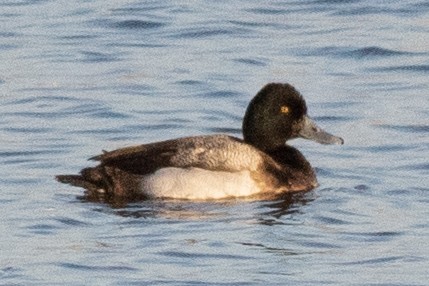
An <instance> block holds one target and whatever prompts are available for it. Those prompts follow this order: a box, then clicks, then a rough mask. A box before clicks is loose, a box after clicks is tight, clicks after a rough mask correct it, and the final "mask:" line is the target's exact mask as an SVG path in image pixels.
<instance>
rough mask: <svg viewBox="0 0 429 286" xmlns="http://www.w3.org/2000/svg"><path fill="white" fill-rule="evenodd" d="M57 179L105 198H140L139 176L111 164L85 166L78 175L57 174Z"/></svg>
mask: <svg viewBox="0 0 429 286" xmlns="http://www.w3.org/2000/svg"><path fill="white" fill-rule="evenodd" d="M55 178H56V179H57V181H59V182H61V183H64V184H69V185H72V186H75V187H80V188H84V189H86V190H87V191H88V194H89V195H97V196H98V195H102V196H103V197H106V198H123V199H129V200H134V199H137V198H138V199H140V198H141V197H142V195H141V192H140V189H139V182H140V181H139V176H138V175H134V174H129V173H127V172H124V171H123V170H121V169H119V168H115V167H111V166H106V165H99V166H96V167H92V168H85V169H83V170H82V171H80V174H78V175H57V176H56V177H55Z"/></svg>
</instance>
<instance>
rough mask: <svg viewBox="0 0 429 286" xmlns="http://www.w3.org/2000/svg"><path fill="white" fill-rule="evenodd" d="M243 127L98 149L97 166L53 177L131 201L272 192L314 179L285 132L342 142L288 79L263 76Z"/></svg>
mask: <svg viewBox="0 0 429 286" xmlns="http://www.w3.org/2000/svg"><path fill="white" fill-rule="evenodd" d="M242 133H243V138H242V139H241V138H238V137H234V136H230V135H227V134H212V135H200V136H190V137H182V138H176V139H170V140H166V141H161V142H155V143H146V144H141V145H135V146H129V147H124V148H120V149H117V150H113V151H103V152H102V154H100V155H97V156H94V157H92V158H90V159H89V160H93V161H97V162H98V165H96V166H94V167H87V168H84V169H82V170H81V171H80V173H79V174H77V175H57V176H56V179H57V180H58V181H59V182H61V183H65V184H70V185H72V186H76V187H81V188H84V189H86V192H87V193H88V194H90V195H96V196H98V195H102V196H104V197H107V198H120V199H123V200H128V201H134V200H148V199H179V200H219V199H228V198H249V199H272V198H275V197H277V196H280V195H282V194H285V193H294V192H303V191H309V190H312V189H314V188H316V187H317V186H318V182H317V178H316V173H315V170H314V169H313V167H312V166H311V165H310V163H309V162H308V161H307V159H306V158H305V157H304V155H303V154H302V153H301V152H300V151H299V150H298V149H297V148H295V147H293V146H291V145H289V144H288V143H287V142H288V141H289V140H290V139H294V138H298V137H300V138H304V139H308V140H312V141H315V142H318V143H321V144H337V145H341V144H344V140H343V139H342V138H340V137H337V136H334V135H332V134H330V133H327V132H326V131H324V130H323V129H322V128H320V127H319V126H318V125H317V124H316V123H315V122H314V120H312V119H311V118H310V117H309V116H308V115H307V105H306V102H305V100H304V98H303V96H302V95H301V94H300V92H299V91H298V90H296V89H295V88H294V87H293V86H292V85H291V84H288V83H268V84H266V85H265V86H264V87H263V88H262V89H261V90H260V91H259V92H258V93H257V94H256V95H255V96H254V97H253V99H252V100H251V101H250V103H249V105H248V107H247V109H246V112H245V114H244V118H243V123H242Z"/></svg>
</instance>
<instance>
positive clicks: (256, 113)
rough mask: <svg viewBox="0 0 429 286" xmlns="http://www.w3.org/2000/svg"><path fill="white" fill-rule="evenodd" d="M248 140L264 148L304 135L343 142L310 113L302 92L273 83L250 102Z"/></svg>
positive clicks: (245, 122) (326, 141)
mask: <svg viewBox="0 0 429 286" xmlns="http://www.w3.org/2000/svg"><path fill="white" fill-rule="evenodd" d="M243 136H244V140H245V141H246V142H247V143H249V144H251V145H253V146H255V147H257V148H259V149H261V150H263V151H270V150H274V149H276V148H278V147H280V146H283V145H284V144H285V142H286V141H287V140H289V139H293V138H297V137H302V138H306V139H310V140H314V141H316V142H319V143H322V144H343V142H344V141H343V139H341V138H339V137H335V136H333V135H331V134H329V133H326V132H325V131H323V130H322V129H321V128H319V127H318V126H317V125H316V124H315V123H314V122H313V121H312V120H311V119H310V118H309V117H308V116H307V105H306V104H305V101H304V98H303V97H302V96H301V94H300V93H299V92H298V91H297V90H296V89H295V88H294V87H293V86H291V85H290V84H282V83H269V84H267V85H266V86H264V87H263V88H262V89H261V90H260V91H259V92H258V94H256V96H255V97H254V98H253V99H252V100H251V101H250V103H249V106H248V108H247V110H246V114H245V115H244V119H243Z"/></svg>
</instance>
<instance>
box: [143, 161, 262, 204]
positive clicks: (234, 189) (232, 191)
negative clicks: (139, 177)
mask: <svg viewBox="0 0 429 286" xmlns="http://www.w3.org/2000/svg"><path fill="white" fill-rule="evenodd" d="M141 188H142V191H143V192H144V194H146V195H147V196H149V197H151V198H173V199H190V200H206V199H222V198H228V197H246V196H250V195H253V194H256V193H259V192H260V191H261V190H260V189H259V188H258V187H257V185H256V184H255V182H254V180H253V179H252V178H251V176H250V172H249V171H241V172H223V171H208V170H204V169H200V168H187V169H182V168H174V167H169V168H163V169H160V170H158V171H156V172H155V173H154V174H151V175H146V176H144V177H143V181H142V183H141Z"/></svg>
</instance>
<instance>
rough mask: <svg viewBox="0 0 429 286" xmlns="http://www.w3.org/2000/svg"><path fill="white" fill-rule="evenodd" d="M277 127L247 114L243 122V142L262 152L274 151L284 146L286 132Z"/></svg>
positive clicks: (258, 117)
mask: <svg viewBox="0 0 429 286" xmlns="http://www.w3.org/2000/svg"><path fill="white" fill-rule="evenodd" d="M279 126H281V125H280V124H276V123H274V122H271V121H268V120H266V118H264V117H263V116H255V114H253V113H250V112H247V113H246V115H245V117H244V120H243V138H244V141H245V142H246V143H247V144H250V145H252V146H254V147H256V148H258V149H259V150H261V151H264V152H268V151H270V150H275V149H277V148H278V147H281V146H284V145H285V142H286V139H287V138H286V136H285V134H286V133H287V130H280V129H281V127H280V128H279Z"/></svg>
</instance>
